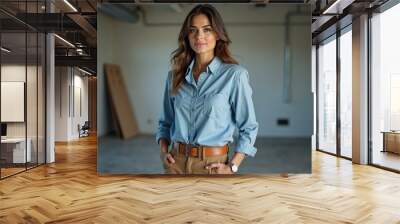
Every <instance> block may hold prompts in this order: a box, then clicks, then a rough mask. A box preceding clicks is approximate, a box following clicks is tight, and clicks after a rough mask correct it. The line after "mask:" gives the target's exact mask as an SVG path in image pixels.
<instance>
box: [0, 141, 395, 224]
mask: <svg viewBox="0 0 400 224" xmlns="http://www.w3.org/2000/svg"><path fill="white" fill-rule="evenodd" d="M0 223H12V224H13V223H118V224H120V223H224V224H225V223H371V224H377V223H383V224H386V223H400V175H399V174H395V173H391V172H388V171H384V170H380V169H377V168H374V167H369V166H359V165H352V164H351V162H350V161H347V160H343V159H338V158H335V157H333V156H330V155H326V154H323V153H320V152H313V174H310V175H290V176H289V177H288V178H284V177H281V176H279V175H257V176H256V175H243V176H236V177H222V178H221V177H163V176H98V175H97V173H96V140H95V138H94V137H90V138H85V139H84V140H81V141H76V142H70V143H69V144H58V145H57V147H56V163H55V164H50V165H46V166H41V167H38V168H36V169H33V170H30V171H28V172H26V173H22V174H19V175H16V176H13V177H10V178H8V179H5V180H2V181H0Z"/></svg>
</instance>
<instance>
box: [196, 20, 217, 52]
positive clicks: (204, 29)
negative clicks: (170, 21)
mask: <svg viewBox="0 0 400 224" xmlns="http://www.w3.org/2000/svg"><path fill="white" fill-rule="evenodd" d="M217 40H218V37H217V34H216V33H215V31H214V30H213V28H212V26H211V24H210V21H209V20H208V17H207V16H206V15H204V14H199V15H196V16H194V17H193V18H192V24H190V28H189V42H190V47H191V48H192V49H193V51H194V52H196V53H197V54H204V53H214V48H215V45H216V43H217Z"/></svg>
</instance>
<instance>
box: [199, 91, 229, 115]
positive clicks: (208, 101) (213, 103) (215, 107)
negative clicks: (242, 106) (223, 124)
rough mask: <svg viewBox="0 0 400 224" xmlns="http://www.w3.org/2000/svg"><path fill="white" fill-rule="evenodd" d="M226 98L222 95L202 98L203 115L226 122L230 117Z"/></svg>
mask: <svg viewBox="0 0 400 224" xmlns="http://www.w3.org/2000/svg"><path fill="white" fill-rule="evenodd" d="M230 112H231V110H230V104H229V100H228V96H226V95H225V94H222V93H216V94H209V95H207V96H205V98H204V107H203V113H204V114H205V115H206V116H208V117H210V118H215V119H218V120H221V121H226V120H227V119H228V117H229V116H230Z"/></svg>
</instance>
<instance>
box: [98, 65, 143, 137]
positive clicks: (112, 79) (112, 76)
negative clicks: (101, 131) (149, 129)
mask: <svg viewBox="0 0 400 224" xmlns="http://www.w3.org/2000/svg"><path fill="white" fill-rule="evenodd" d="M104 72H105V75H106V82H107V88H108V93H109V94H110V99H111V106H112V108H111V110H112V111H113V112H114V113H115V117H116V120H117V126H119V128H117V134H118V133H119V132H120V133H121V134H120V136H121V137H122V138H123V139H127V138H131V137H134V136H135V135H137V134H138V133H139V128H138V124H137V121H136V118H135V114H134V112H133V108H132V106H131V103H130V101H129V97H128V92H127V90H126V88H125V83H124V80H123V78H122V75H121V69H120V67H119V66H118V65H114V64H104Z"/></svg>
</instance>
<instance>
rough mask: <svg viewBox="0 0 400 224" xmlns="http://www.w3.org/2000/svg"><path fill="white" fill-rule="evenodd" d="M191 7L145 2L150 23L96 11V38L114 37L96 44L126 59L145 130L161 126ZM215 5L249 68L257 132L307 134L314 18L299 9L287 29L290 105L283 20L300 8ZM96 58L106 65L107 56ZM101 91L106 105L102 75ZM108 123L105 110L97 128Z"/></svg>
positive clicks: (125, 72)
mask: <svg viewBox="0 0 400 224" xmlns="http://www.w3.org/2000/svg"><path fill="white" fill-rule="evenodd" d="M192 7H193V5H190V6H187V7H184V8H183V10H184V12H183V13H181V14H178V13H175V12H173V10H172V9H170V8H168V7H167V6H162V7H158V8H157V7H156V8H155V7H154V6H153V7H152V8H151V7H150V6H148V7H145V8H146V12H147V19H148V21H147V22H148V23H149V24H152V25H144V24H143V23H137V24H132V23H127V22H121V21H117V20H114V21H111V20H113V19H111V18H107V20H105V19H104V18H105V17H107V16H99V22H98V27H99V31H101V30H102V31H103V33H99V38H104V39H106V38H107V37H102V35H104V34H105V33H112V34H113V36H112V38H110V39H107V40H109V41H110V42H108V43H107V44H105V45H101V44H99V45H98V48H99V55H100V56H101V54H102V53H101V52H105V51H106V50H107V52H108V55H105V56H102V57H106V56H108V57H109V56H110V52H109V50H110V49H112V50H113V54H112V55H111V56H112V58H113V61H115V62H117V63H118V64H119V65H120V66H121V69H122V73H123V78H124V80H125V83H126V85H127V86H128V88H127V89H128V93H129V96H130V99H131V103H132V105H133V108H134V111H135V114H136V118H137V120H138V123H139V129H140V131H141V132H142V133H154V132H155V130H156V127H157V120H158V116H159V112H160V111H161V98H162V92H163V86H164V81H165V78H166V75H167V72H168V70H169V59H170V53H171V52H172V51H173V50H174V49H175V48H176V47H177V37H178V34H179V30H180V26H181V23H182V21H183V19H184V17H185V16H186V14H187V12H188V10H190V9H191V8H192ZM217 8H218V9H219V11H220V13H221V15H222V17H223V19H224V21H225V24H226V28H227V30H228V33H229V35H230V37H231V39H232V41H233V44H232V46H231V51H232V53H233V54H234V56H235V58H236V59H238V60H239V62H240V64H242V65H244V66H245V67H246V68H247V69H248V70H249V73H250V82H251V86H252V87H253V100H254V104H255V109H256V115H257V120H258V122H259V124H260V129H259V136H293V137H303V136H307V137H310V136H311V134H312V117H313V116H312V113H313V107H312V106H313V104H312V100H313V98H312V94H311V66H310V65H311V36H310V35H311V31H310V23H309V19H310V17H308V16H296V17H295V18H294V17H293V18H292V20H291V21H292V22H293V21H296V25H293V26H291V28H290V34H291V35H290V41H291V43H292V47H293V48H292V50H293V51H292V58H293V62H292V66H293V67H292V88H291V92H292V95H291V96H292V101H291V103H289V104H286V103H284V102H283V58H284V55H283V49H284V32H285V29H284V20H285V15H286V12H288V11H294V10H295V7H293V6H290V7H282V6H278V7H273V8H272V7H271V8H270V7H267V8H261V9H260V8H254V6H250V5H242V6H237V5H236V6H234V7H227V6H225V5H218V6H217ZM100 14H101V13H99V15H100ZM238 15H240V17H238ZM111 23H112V24H113V25H112V26H111ZM163 23H164V24H166V25H162V24H163ZM106 30H107V32H106ZM98 63H99V66H102V65H101V63H102V61H100V60H99V62H98ZM99 71H101V69H99ZM98 92H99V97H98V102H99V104H101V103H102V101H104V96H100V95H101V94H104V91H103V89H101V84H100V82H99V91H98ZM98 111H99V110H98ZM101 112H102V111H99V113H101ZM277 118H289V119H290V126H289V127H280V126H277V124H276V119H277ZM105 122H106V117H105V115H104V114H101V115H100V116H99V118H98V123H99V126H100V129H102V128H103V129H104V124H103V123H105ZM102 133H104V132H102Z"/></svg>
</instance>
